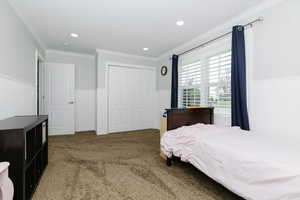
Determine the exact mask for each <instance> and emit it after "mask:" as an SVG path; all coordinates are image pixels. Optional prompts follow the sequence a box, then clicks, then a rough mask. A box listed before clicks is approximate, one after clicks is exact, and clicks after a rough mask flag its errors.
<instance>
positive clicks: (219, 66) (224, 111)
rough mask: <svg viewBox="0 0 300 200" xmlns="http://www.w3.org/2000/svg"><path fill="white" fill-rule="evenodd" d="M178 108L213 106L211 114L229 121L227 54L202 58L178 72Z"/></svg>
mask: <svg viewBox="0 0 300 200" xmlns="http://www.w3.org/2000/svg"><path fill="white" fill-rule="evenodd" d="M179 94H180V95H179V98H180V99H179V102H180V103H181V106H184V107H188V106H199V105H201V106H213V107H215V113H217V114H218V115H221V116H223V117H224V119H229V120H228V122H230V118H231V51H227V52H221V53H219V54H217V55H214V56H210V57H206V58H202V60H199V61H197V62H195V63H191V64H188V65H184V66H181V67H180V69H179Z"/></svg>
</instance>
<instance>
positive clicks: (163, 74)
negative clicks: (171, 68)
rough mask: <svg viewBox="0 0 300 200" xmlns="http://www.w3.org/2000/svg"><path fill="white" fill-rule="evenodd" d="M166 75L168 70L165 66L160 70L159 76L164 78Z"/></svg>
mask: <svg viewBox="0 0 300 200" xmlns="http://www.w3.org/2000/svg"><path fill="white" fill-rule="evenodd" d="M167 73H168V68H167V66H162V67H161V69H160V74H161V75H162V76H165V75H167Z"/></svg>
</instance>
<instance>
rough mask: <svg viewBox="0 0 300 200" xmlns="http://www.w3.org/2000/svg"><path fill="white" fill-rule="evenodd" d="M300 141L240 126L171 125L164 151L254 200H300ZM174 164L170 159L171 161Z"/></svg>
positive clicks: (244, 196)
mask: <svg viewBox="0 0 300 200" xmlns="http://www.w3.org/2000/svg"><path fill="white" fill-rule="evenodd" d="M298 144H299V142H298V141H295V140H293V141H286V139H285V138H284V137H279V136H278V137H272V136H271V135H266V134H265V135H264V134H256V133H253V132H248V131H243V130H241V129H239V128H238V127H218V126H215V125H205V124H201V123H198V124H194V125H191V126H182V127H180V128H177V129H174V130H169V131H168V132H166V133H165V134H164V135H163V137H162V138H161V150H162V152H163V153H164V154H165V155H166V156H167V157H168V158H169V159H168V161H170V160H171V158H172V157H173V156H175V157H179V158H180V159H181V160H182V161H184V162H188V163H191V164H192V165H193V166H195V167H196V168H197V169H199V170H200V171H202V172H203V173H205V174H206V175H208V176H209V177H211V178H212V179H214V180H215V181H217V182H219V183H220V184H222V185H224V186H225V187H227V188H228V189H229V190H231V191H233V192H234V193H236V194H237V195H239V196H241V197H243V198H245V199H249V200H291V199H293V200H299V199H300V161H299V152H300V148H299V147H298ZM169 164H170V163H169Z"/></svg>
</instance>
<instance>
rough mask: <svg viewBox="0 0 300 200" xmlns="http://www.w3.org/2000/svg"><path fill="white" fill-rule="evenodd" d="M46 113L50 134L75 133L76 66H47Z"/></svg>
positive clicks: (54, 64)
mask: <svg viewBox="0 0 300 200" xmlns="http://www.w3.org/2000/svg"><path fill="white" fill-rule="evenodd" d="M45 72H46V73H45V74H46V77H45V79H46V89H45V90H46V91H45V99H46V112H47V113H48V115H49V134H50V135H64V134H74V133H75V65H73V64H60V63H47V64H46V70H45Z"/></svg>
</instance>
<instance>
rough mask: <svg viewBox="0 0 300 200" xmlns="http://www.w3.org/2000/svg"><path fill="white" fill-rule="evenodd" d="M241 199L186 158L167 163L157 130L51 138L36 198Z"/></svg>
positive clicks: (44, 199) (108, 199)
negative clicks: (185, 162)
mask: <svg viewBox="0 0 300 200" xmlns="http://www.w3.org/2000/svg"><path fill="white" fill-rule="evenodd" d="M169 199H170V200H194V199H195V200H196V199H197V200H236V199H240V198H239V197H237V196H235V195H234V194H232V193H231V192H229V191H228V190H226V189H225V188H223V187H222V186H220V185H219V184H217V183H216V182H214V181H212V180H211V179H209V178H208V177H207V176H205V175H204V174H202V173H201V172H199V171H198V170H196V169H195V168H193V167H192V166H190V165H188V164H184V163H175V164H174V165H173V166H172V167H167V166H166V165H165V162H164V160H162V159H161V157H160V156H159V133H158V132H157V131H156V130H145V131H136V132H129V133H119V134H110V135H104V136H96V135H95V134H93V133H79V134H76V135H73V136H54V137H50V138H49V165H48V167H47V169H46V171H45V173H44V176H43V177H42V179H41V182H40V184H39V186H38V188H37V191H36V192H35V195H34V197H33V200H169Z"/></svg>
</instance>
